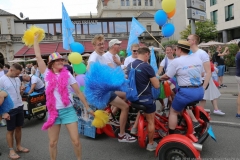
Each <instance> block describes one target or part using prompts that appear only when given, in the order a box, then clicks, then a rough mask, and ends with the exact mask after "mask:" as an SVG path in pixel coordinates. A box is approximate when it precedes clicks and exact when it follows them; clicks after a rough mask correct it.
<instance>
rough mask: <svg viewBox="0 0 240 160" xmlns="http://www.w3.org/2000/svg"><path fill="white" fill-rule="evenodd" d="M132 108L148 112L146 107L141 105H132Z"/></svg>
mask: <svg viewBox="0 0 240 160" xmlns="http://www.w3.org/2000/svg"><path fill="white" fill-rule="evenodd" d="M131 107H133V108H135V109H137V110H142V111H145V110H146V107H145V106H144V105H141V104H136V103H131Z"/></svg>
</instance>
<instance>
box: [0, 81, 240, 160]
mask: <svg viewBox="0 0 240 160" xmlns="http://www.w3.org/2000/svg"><path fill="white" fill-rule="evenodd" d="M224 78H225V79H224V83H225V84H226V85H227V86H228V87H227V88H222V89H220V92H221V93H222V95H221V97H220V99H219V100H218V106H219V109H221V110H222V111H223V112H225V113H226V115H224V116H217V115H214V114H212V113H211V121H212V123H211V125H212V128H213V131H214V133H215V136H216V139H217V141H216V142H215V141H214V140H213V139H211V138H210V137H209V138H208V139H207V140H206V141H205V143H204V145H203V151H202V152H201V157H202V158H206V159H207V158H208V159H209V160H210V158H212V159H214V158H216V160H217V159H218V160H223V159H224V158H225V160H230V159H231V160H237V159H238V160H240V154H239V148H240V138H239V133H240V125H239V124H240V123H239V122H240V119H238V118H236V117H235V115H236V110H237V108H236V99H237V96H233V94H234V93H237V85H236V83H235V81H234V80H235V79H234V77H233V76H226V77H224ZM234 86H235V87H234ZM158 107H159V106H158ZM206 108H208V109H210V110H211V111H213V107H212V105H211V103H210V102H207V104H206ZM43 122H44V121H39V120H37V119H31V120H30V121H29V120H27V119H26V120H25V125H24V128H23V132H22V137H23V138H22V145H23V146H24V147H27V148H29V149H30V150H31V151H30V153H26V154H24V153H19V155H20V156H21V160H48V159H49V152H48V136H47V132H46V131H42V130H41V126H42V124H43ZM0 133H1V134H0V152H2V156H0V160H7V159H8V151H9V150H8V147H7V143H6V138H5V137H6V136H5V135H6V127H1V128H0ZM80 139H81V144H82V159H83V160H157V159H158V158H157V157H155V156H154V152H149V151H147V150H146V149H144V148H140V147H139V146H138V143H137V142H136V143H131V144H129V143H119V142H118V141H117V139H114V138H109V137H107V136H106V135H98V137H97V138H96V139H92V138H88V137H85V136H81V137H80ZM57 159H58V160H74V159H76V158H75V156H74V152H73V147H72V144H71V141H70V137H69V135H68V132H67V130H66V128H65V126H62V128H61V132H60V137H59V143H58V158H57Z"/></svg>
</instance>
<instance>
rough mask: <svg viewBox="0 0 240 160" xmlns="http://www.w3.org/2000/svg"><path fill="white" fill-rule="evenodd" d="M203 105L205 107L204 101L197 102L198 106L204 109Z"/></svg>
mask: <svg viewBox="0 0 240 160" xmlns="http://www.w3.org/2000/svg"><path fill="white" fill-rule="evenodd" d="M205 105H206V100H201V101H200V102H199V106H201V107H203V108H204V107H205Z"/></svg>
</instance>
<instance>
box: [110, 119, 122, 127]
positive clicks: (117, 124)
mask: <svg viewBox="0 0 240 160" xmlns="http://www.w3.org/2000/svg"><path fill="white" fill-rule="evenodd" d="M109 124H111V125H113V126H116V127H119V126H120V124H119V122H118V121H117V120H114V119H109Z"/></svg>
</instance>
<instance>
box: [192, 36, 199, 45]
mask: <svg viewBox="0 0 240 160" xmlns="http://www.w3.org/2000/svg"><path fill="white" fill-rule="evenodd" d="M191 35H192V36H193V38H194V40H195V41H196V43H197V44H199V43H200V37H199V36H198V35H196V34H191Z"/></svg>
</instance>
